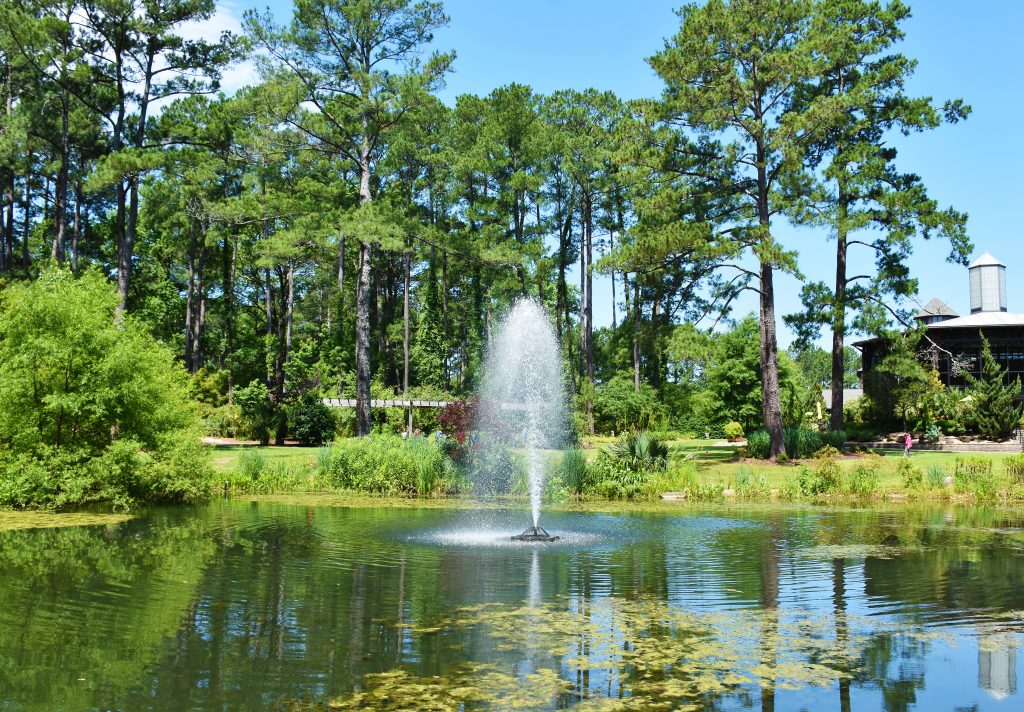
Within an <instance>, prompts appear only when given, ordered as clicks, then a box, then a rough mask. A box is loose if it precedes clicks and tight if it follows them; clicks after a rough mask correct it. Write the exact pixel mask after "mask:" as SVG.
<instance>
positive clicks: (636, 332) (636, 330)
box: [633, 274, 640, 392]
mask: <svg viewBox="0 0 1024 712" xmlns="http://www.w3.org/2000/svg"><path fill="white" fill-rule="evenodd" d="M633 390H634V391H638V392H639V390H640V275H639V274H635V275H633Z"/></svg>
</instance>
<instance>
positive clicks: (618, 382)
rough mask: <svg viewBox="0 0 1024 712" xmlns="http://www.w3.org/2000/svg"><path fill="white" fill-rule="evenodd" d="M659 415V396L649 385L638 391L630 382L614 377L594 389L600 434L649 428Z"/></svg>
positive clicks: (596, 427) (595, 414)
mask: <svg viewBox="0 0 1024 712" xmlns="http://www.w3.org/2000/svg"><path fill="white" fill-rule="evenodd" d="M660 412H661V408H660V405H659V403H658V394H657V392H655V390H654V389H653V388H651V386H650V385H649V384H647V383H641V384H640V390H636V389H635V388H634V384H633V380H632V379H631V378H625V377H623V376H615V377H614V378H612V379H611V380H610V381H608V382H607V383H602V384H600V385H599V386H597V388H595V389H594V427H595V429H596V430H597V431H598V432H601V433H609V432H617V433H622V432H625V431H627V430H630V429H633V428H644V427H649V426H650V425H651V423H652V422H653V421H654V420H655V418H656V417H657V416H658V415H659V413H660Z"/></svg>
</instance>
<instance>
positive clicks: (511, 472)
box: [467, 436, 527, 496]
mask: <svg viewBox="0 0 1024 712" xmlns="http://www.w3.org/2000/svg"><path fill="white" fill-rule="evenodd" d="M481 438H482V436H481ZM467 469H468V470H469V472H471V473H472V477H473V494H477V495H482V496H495V495H505V494H510V493H511V492H512V491H513V490H514V489H515V488H516V486H517V484H518V486H519V489H520V490H521V491H524V492H525V485H524V482H525V480H526V477H527V472H526V464H525V463H524V462H523V458H522V457H520V456H519V455H518V454H517V453H515V452H514V451H513V450H512V449H510V448H508V447H506V446H505V445H503V444H501V443H499V442H496V441H493V440H491V439H487V440H483V439H482V442H481V445H480V446H479V447H476V448H473V449H472V450H471V451H470V453H469V460H468V462H467Z"/></svg>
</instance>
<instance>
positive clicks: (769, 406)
mask: <svg viewBox="0 0 1024 712" xmlns="http://www.w3.org/2000/svg"><path fill="white" fill-rule="evenodd" d="M757 159H758V160H757V165H758V168H757V188H758V191H757V195H758V201H757V210H758V224H759V225H760V227H761V229H762V231H763V233H764V234H763V235H762V236H761V240H762V241H763V242H764V243H765V244H767V245H770V244H771V240H772V238H771V232H770V230H771V220H770V216H769V211H768V173H767V169H766V162H767V158H766V155H765V149H764V145H763V143H762V142H758V146H757ZM760 276H761V290H760V311H761V314H760V316H761V324H760V332H761V405H762V414H763V415H764V425H765V428H766V429H767V430H768V434H769V435H770V437H771V459H772V460H777V459H778V458H780V457H785V456H786V443H785V441H784V439H783V433H782V405H781V401H780V395H779V344H778V337H777V333H776V323H775V281H774V279H775V275H774V268H773V267H772V263H771V262H770V261H763V262H762V263H761V275H760Z"/></svg>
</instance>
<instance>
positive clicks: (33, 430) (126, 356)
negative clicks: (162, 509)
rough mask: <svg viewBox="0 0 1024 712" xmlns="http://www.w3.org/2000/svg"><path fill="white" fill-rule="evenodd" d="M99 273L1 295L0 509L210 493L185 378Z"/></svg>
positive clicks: (44, 277)
mask: <svg viewBox="0 0 1024 712" xmlns="http://www.w3.org/2000/svg"><path fill="white" fill-rule="evenodd" d="M117 304H118V300H117V295H116V293H115V292H114V289H113V287H112V286H111V285H110V284H108V283H107V281H106V279H105V278H104V277H103V275H101V274H99V273H98V272H86V273H85V274H84V275H82V276H81V277H80V278H77V279H76V278H75V277H74V276H73V275H72V274H71V273H70V272H67V271H65V270H63V269H60V268H48V269H44V270H43V271H42V273H41V274H40V276H39V279H38V280H36V281H34V282H25V283H18V284H13V285H11V286H9V287H7V288H6V289H5V290H4V291H3V292H2V293H0V384H2V387H0V443H3V447H2V450H3V454H2V455H0V506H10V507H66V506H72V505H76V504H83V503H86V502H101V501H102V502H112V503H114V504H115V505H118V506H128V505H130V504H132V503H134V502H139V501H153V502H178V501H191V500H195V499H199V498H201V497H204V496H206V495H207V494H208V493H209V482H210V469H209V460H208V453H207V452H206V451H205V450H204V449H203V447H202V444H201V435H202V425H201V422H200V420H199V410H198V407H197V405H196V403H195V402H194V401H193V400H192V398H191V383H190V379H189V377H188V375H187V374H186V373H185V371H184V369H183V368H182V367H181V366H180V365H179V364H178V363H177V362H176V361H175V357H174V354H173V353H172V352H171V351H170V349H168V348H167V347H165V346H164V345H162V344H161V343H159V342H158V341H156V340H155V339H154V338H153V337H152V336H151V335H150V333H149V331H148V330H147V329H146V328H145V326H144V325H142V324H140V323H138V322H137V321H135V319H133V318H132V317H131V316H130V315H123V314H122V315H118V314H117Z"/></svg>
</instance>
